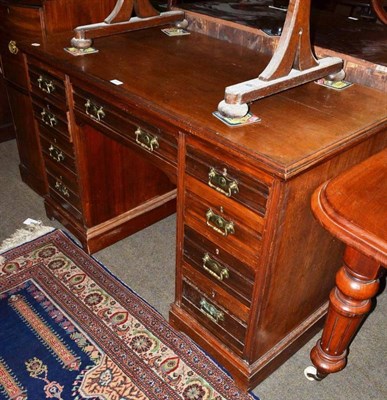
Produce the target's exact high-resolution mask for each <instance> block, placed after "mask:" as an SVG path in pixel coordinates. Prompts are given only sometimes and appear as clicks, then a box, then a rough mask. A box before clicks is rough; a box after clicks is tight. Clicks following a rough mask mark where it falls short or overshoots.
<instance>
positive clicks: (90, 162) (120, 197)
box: [77, 125, 175, 226]
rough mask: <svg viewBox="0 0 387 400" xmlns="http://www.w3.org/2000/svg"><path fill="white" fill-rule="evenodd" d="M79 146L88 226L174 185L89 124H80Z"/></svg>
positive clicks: (150, 165) (138, 204) (142, 160)
mask: <svg viewBox="0 0 387 400" xmlns="http://www.w3.org/2000/svg"><path fill="white" fill-rule="evenodd" d="M77 149H78V150H77V156H78V158H79V166H80V169H79V174H80V177H81V180H82V181H81V182H82V183H81V187H82V190H83V199H84V203H85V204H87V209H85V210H84V212H85V215H86V216H85V218H86V220H87V224H88V226H93V225H96V224H99V223H101V222H104V221H106V220H108V219H110V218H112V217H115V216H118V215H120V214H122V213H124V212H127V211H128V210H131V209H133V208H135V207H138V206H140V205H141V204H144V203H146V202H147V201H148V200H151V199H155V198H157V196H160V195H163V194H165V193H168V192H170V191H172V190H174V188H175V186H174V185H173V184H172V183H171V182H170V180H169V178H168V177H167V176H166V175H165V174H164V173H163V172H162V171H160V170H159V169H158V168H156V167H155V166H153V165H152V164H151V163H149V162H148V161H147V160H146V159H144V158H143V157H141V156H139V155H138V154H136V152H134V151H132V150H131V149H130V148H129V147H126V146H123V145H121V144H120V143H119V142H117V141H114V140H111V139H110V138H109V137H108V136H105V135H103V134H101V133H99V132H98V131H96V130H95V129H94V128H93V127H91V126H90V125H82V126H81V127H80V128H79V130H78V135H77ZM145 211H146V208H145V209H144V210H143V212H145Z"/></svg>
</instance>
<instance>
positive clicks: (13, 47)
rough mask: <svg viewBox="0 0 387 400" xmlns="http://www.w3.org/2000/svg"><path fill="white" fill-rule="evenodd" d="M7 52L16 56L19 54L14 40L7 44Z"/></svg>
mask: <svg viewBox="0 0 387 400" xmlns="http://www.w3.org/2000/svg"><path fill="white" fill-rule="evenodd" d="M8 50H9V52H10V53H11V54H17V53H19V49H18V47H17V46H16V42H15V40H10V41H9V43H8Z"/></svg>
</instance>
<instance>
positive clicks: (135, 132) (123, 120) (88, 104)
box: [74, 87, 177, 165]
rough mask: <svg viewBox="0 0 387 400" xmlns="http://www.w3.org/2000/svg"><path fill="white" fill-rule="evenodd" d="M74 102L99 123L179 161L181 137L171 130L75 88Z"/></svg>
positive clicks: (150, 150) (144, 148) (158, 154)
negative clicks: (165, 129) (148, 122)
mask: <svg viewBox="0 0 387 400" xmlns="http://www.w3.org/2000/svg"><path fill="white" fill-rule="evenodd" d="M74 104H75V108H76V110H77V111H79V112H80V113H81V114H83V115H84V116H86V118H88V119H89V120H91V121H93V122H94V123H96V124H101V125H102V126H105V127H107V128H109V129H112V130H113V131H115V132H117V133H119V134H120V136H122V137H123V138H124V139H125V140H129V141H130V142H131V143H133V144H134V145H135V146H136V147H137V148H139V149H141V150H142V151H144V152H147V153H150V154H152V155H154V156H156V157H158V158H161V159H162V160H164V161H167V162H168V163H170V164H173V165H177V140H176V138H175V137H174V136H173V135H171V134H168V133H167V132H165V131H163V130H161V129H158V128H155V127H153V126H151V125H150V124H147V123H146V122H143V121H141V120H139V119H137V118H136V117H134V116H133V115H131V114H130V112H125V111H123V110H120V109H119V108H117V107H114V106H112V105H111V104H110V103H109V104H107V103H106V101H104V100H102V99H100V98H98V97H96V96H94V95H92V94H89V93H87V92H85V91H83V90H82V89H79V88H78V87H75V88H74Z"/></svg>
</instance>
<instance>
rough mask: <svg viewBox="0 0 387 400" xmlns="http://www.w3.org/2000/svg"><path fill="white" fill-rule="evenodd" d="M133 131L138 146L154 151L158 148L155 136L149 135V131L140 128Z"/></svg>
mask: <svg viewBox="0 0 387 400" xmlns="http://www.w3.org/2000/svg"><path fill="white" fill-rule="evenodd" d="M134 133H135V135H136V143H138V144H139V145H140V146H142V147H145V148H146V149H147V150H149V151H154V150H155V149H158V148H159V141H158V139H157V136H154V135H151V134H150V133H148V132H145V131H143V130H141V128H137V129H136V131H135V132H134Z"/></svg>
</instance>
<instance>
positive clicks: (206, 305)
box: [182, 279, 247, 354]
mask: <svg viewBox="0 0 387 400" xmlns="http://www.w3.org/2000/svg"><path fill="white" fill-rule="evenodd" d="M182 307H183V309H185V310H186V311H187V312H188V313H189V314H190V315H191V316H192V317H193V318H195V319H196V320H197V321H198V322H199V323H200V324H201V325H202V326H204V327H205V328H206V329H208V330H209V331H210V332H211V333H212V334H213V335H214V336H215V337H217V338H218V339H220V340H221V342H222V343H223V344H225V345H226V346H229V347H230V348H232V349H233V350H234V351H235V352H237V353H238V354H242V352H243V348H244V344H243V343H244V341H245V337H246V329H247V327H246V325H245V324H244V323H243V322H241V321H239V320H238V319H237V318H236V317H235V316H233V315H232V314H231V313H230V312H229V311H228V310H227V308H225V307H222V306H221V305H219V304H218V303H216V302H215V301H214V300H212V299H211V297H210V296H207V295H206V294H205V293H203V292H201V291H200V290H199V289H198V288H197V287H195V285H194V284H193V283H192V282H190V281H189V280H187V279H184V280H183V296H182Z"/></svg>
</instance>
